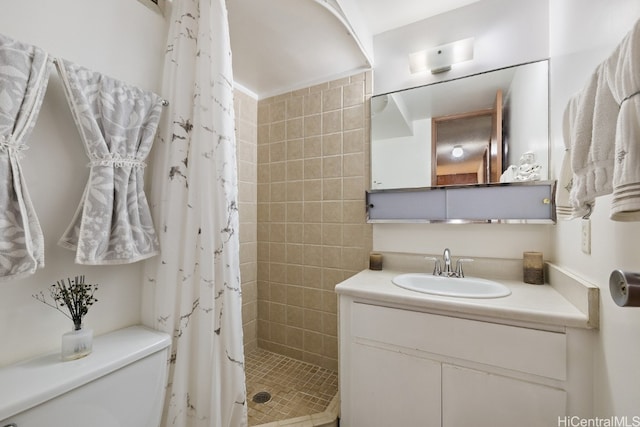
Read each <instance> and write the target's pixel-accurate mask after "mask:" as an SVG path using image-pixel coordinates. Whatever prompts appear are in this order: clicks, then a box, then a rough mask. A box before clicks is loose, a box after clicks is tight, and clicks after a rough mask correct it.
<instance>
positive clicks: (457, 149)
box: [451, 145, 464, 159]
mask: <svg viewBox="0 0 640 427" xmlns="http://www.w3.org/2000/svg"><path fill="white" fill-rule="evenodd" d="M463 154H464V150H463V149H462V145H454V146H453V150H451V156H453V157H455V158H456V159H457V158H459V157H462V155H463Z"/></svg>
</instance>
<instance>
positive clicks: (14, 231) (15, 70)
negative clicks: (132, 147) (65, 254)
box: [0, 35, 51, 280]
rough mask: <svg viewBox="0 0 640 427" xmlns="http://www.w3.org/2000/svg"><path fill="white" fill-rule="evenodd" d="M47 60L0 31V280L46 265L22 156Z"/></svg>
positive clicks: (43, 84)
mask: <svg viewBox="0 0 640 427" xmlns="http://www.w3.org/2000/svg"><path fill="white" fill-rule="evenodd" d="M50 62H51V61H50V59H49V56H48V55H47V53H46V52H44V51H43V50H41V49H39V48H37V47H35V46H30V45H27V44H24V43H20V42H17V41H15V40H12V39H10V38H9V37H6V36H3V35H0V280H8V279H17V278H21V277H25V276H28V275H30V274H33V273H34V272H35V271H36V269H37V268H41V267H44V238H43V235H42V229H41V228H40V223H39V222H38V218H37V217H36V213H35V210H34V208H33V204H32V203H31V198H30V197H29V193H28V192H27V185H26V182H25V178H24V175H23V173H22V167H21V166H20V157H21V153H22V152H23V151H24V150H26V149H27V145H26V140H27V138H28V136H29V134H30V133H31V131H32V129H33V126H34V125H35V121H36V118H37V117H38V113H39V112H40V107H41V105H42V98H43V97H44V92H45V89H46V88H47V83H48V81H49V64H50Z"/></svg>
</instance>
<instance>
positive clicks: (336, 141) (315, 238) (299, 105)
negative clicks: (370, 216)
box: [236, 73, 372, 367]
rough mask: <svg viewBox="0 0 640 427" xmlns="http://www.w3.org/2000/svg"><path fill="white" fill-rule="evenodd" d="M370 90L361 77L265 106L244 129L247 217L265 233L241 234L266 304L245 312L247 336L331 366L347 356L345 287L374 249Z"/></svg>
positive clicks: (246, 263) (245, 263)
mask: <svg viewBox="0 0 640 427" xmlns="http://www.w3.org/2000/svg"><path fill="white" fill-rule="evenodd" d="M369 87H370V84H369V82H368V81H367V79H366V76H365V74H364V73H361V74H359V75H356V76H352V77H351V78H349V77H347V78H344V79H339V80H335V81H332V82H327V83H323V84H320V85H316V86H314V87H310V88H305V89H302V90H299V91H295V92H292V93H287V94H283V95H279V96H277V97H273V98H269V99H266V100H261V101H260V102H259V103H257V109H256V113H255V114H257V116H258V117H257V119H256V123H254V124H252V123H251V121H250V120H248V121H247V123H246V126H245V127H243V128H242V129H238V135H241V137H242V138H239V140H240V141H244V140H245V139H246V140H247V144H246V145H244V144H241V145H239V146H238V150H239V151H238V158H239V160H240V162H239V166H238V172H239V180H240V182H242V183H243V184H242V185H241V186H240V193H239V200H240V202H241V205H240V209H241V210H242V211H243V212H242V213H241V220H243V221H244V222H245V223H247V224H254V227H255V232H251V231H244V232H243V234H242V236H241V239H242V244H243V246H242V248H243V250H244V251H245V252H244V253H243V254H242V255H241V261H242V264H241V265H242V266H241V268H242V271H243V272H244V271H247V273H246V274H244V273H243V281H244V280H245V279H246V280H251V281H249V282H246V283H247V284H248V286H253V288H252V289H254V291H253V292H252V291H247V294H248V295H251V294H252V293H253V294H254V297H255V298H257V302H256V303H252V302H251V301H250V300H248V301H246V304H245V305H244V306H243V310H244V312H243V316H244V320H245V324H246V325H247V326H246V330H248V331H250V330H251V328H253V329H255V330H257V334H258V336H257V340H254V342H257V345H260V346H261V347H263V348H266V349H271V350H272V351H277V352H281V353H282V354H294V355H296V356H297V357H301V358H302V359H303V360H306V361H311V362H313V363H317V364H320V365H321V366H327V367H329V366H331V367H337V357H338V355H337V340H336V335H337V297H336V294H335V291H334V288H335V285H336V284H337V283H339V282H341V281H342V280H344V278H345V277H348V276H349V275H351V274H353V273H354V272H356V271H359V270H361V269H363V268H365V267H366V263H367V257H368V253H369V251H370V250H371V249H370V248H371V243H370V241H371V236H372V233H371V227H370V225H368V224H365V222H364V220H365V215H364V214H365V209H364V203H363V201H364V195H365V193H364V192H365V189H366V188H367V187H368V172H367V169H366V168H367V167H368V165H369V159H368V158H367V156H368V155H369V154H368V153H369V148H368V145H367V144H368V142H366V138H368V131H367V129H365V126H368V124H369V122H368V120H367V118H366V117H365V113H366V111H367V107H366V106H365V105H364V103H365V100H366V99H365V98H366V97H367V96H368V94H367V90H368V88H369ZM239 99H240V101H239V102H240V105H239V106H237V107H236V108H238V110H237V111H238V115H239V116H240V117H245V116H243V114H244V110H243V104H242V103H243V102H245V98H244V97H241V98H239ZM250 108H251V106H250V107H249V110H248V111H249V113H248V114H249V116H250V115H251V110H250ZM258 124H259V125H258ZM242 125H243V123H241V124H240V125H239V126H242ZM252 140H255V143H254V142H252ZM252 144H255V145H252ZM256 162H257V164H256ZM245 183H246V185H245ZM254 198H255V199H254ZM265 225H267V226H265ZM252 239H257V242H256V243H252ZM266 242H269V243H266ZM252 268H255V270H256V274H255V275H254V277H252V274H251V269H252ZM245 276H246V277H245ZM254 278H255V280H252V279H254ZM243 283H245V282H243ZM256 294H257V295H256ZM252 317H257V319H258V320H256V319H255V318H254V319H253V320H252ZM251 322H253V326H251V325H250V323H251ZM285 323H286V327H285V326H284V324H285ZM245 342H246V340H245Z"/></svg>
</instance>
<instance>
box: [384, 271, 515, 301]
mask: <svg viewBox="0 0 640 427" xmlns="http://www.w3.org/2000/svg"><path fill="white" fill-rule="evenodd" d="M392 282H393V284H394V285H396V286H399V287H401V288H405V289H409V290H412V291H416V292H422V293H425V294H434V295H443V296H448V297H460V298H501V297H506V296H507V295H510V294H511V291H510V290H509V288H507V287H506V286H505V285H503V284H502V283H498V282H494V281H491V280H486V279H479V278H477V277H464V278H458V277H444V276H434V275H432V274H427V273H407V274H400V275H399V276H396V277H394V278H393V279H392Z"/></svg>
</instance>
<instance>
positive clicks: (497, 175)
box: [371, 60, 549, 190]
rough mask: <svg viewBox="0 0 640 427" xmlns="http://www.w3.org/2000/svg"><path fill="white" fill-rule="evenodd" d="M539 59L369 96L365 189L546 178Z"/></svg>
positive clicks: (545, 75) (543, 69)
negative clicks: (368, 171) (368, 163)
mask: <svg viewBox="0 0 640 427" xmlns="http://www.w3.org/2000/svg"><path fill="white" fill-rule="evenodd" d="M548 82H549V67H548V61H547V60H544V61H537V62H532V63H527V64H522V65H517V66H513V67H508V68H502V69H499V70H495V71H490V72H486V73H482V74H476V75H473V76H469V77H464V78H459V79H455V80H449V81H444V82H439V83H434V84H430V85H426V86H421V87H416V88H412V89H406V90H402V91H398V92H393V93H388V94H383V95H377V96H374V97H372V98H371V180H372V182H371V189H374V190H378V189H391V188H421V187H431V186H445V185H465V184H473V185H476V184H483V183H496V182H523V181H535V180H547V179H549V123H548V117H549V112H548V111H549V83H548Z"/></svg>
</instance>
